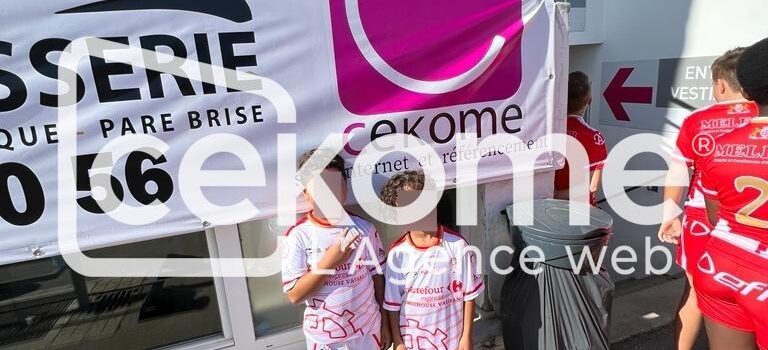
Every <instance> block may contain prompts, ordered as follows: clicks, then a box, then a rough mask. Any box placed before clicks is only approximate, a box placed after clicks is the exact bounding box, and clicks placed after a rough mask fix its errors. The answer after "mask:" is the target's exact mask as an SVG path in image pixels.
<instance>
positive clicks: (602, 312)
mask: <svg viewBox="0 0 768 350" xmlns="http://www.w3.org/2000/svg"><path fill="white" fill-rule="evenodd" d="M518 210H527V209H518ZM531 214H533V215H534V224H533V225H531V226H524V227H517V226H513V225H512V224H511V223H512V217H513V216H514V215H531ZM570 214H571V209H570V206H569V202H567V201H561V200H552V199H547V200H537V201H534V203H533V213H531V212H520V211H518V213H515V212H514V211H513V208H512V206H510V207H508V208H507V217H508V219H509V222H510V225H509V226H510V234H511V236H512V241H513V242H514V244H515V252H516V255H517V256H515V258H514V259H513V267H514V268H515V269H514V272H513V273H512V274H510V275H508V276H507V278H506V280H505V282H504V286H503V288H502V299H501V309H502V310H501V317H502V326H503V331H504V346H505V348H506V349H507V350H533V349H540V350H566V349H567V350H587V349H589V350H599V349H605V350H608V349H610V341H609V325H610V314H611V304H612V302H613V291H614V284H613V281H612V280H611V278H610V276H609V275H608V272H607V271H605V269H602V268H601V269H600V271H599V273H597V274H594V273H593V271H592V268H591V266H590V265H589V262H588V261H586V260H585V263H584V265H583V266H582V269H581V271H580V273H576V272H575V271H574V270H575V269H574V268H573V267H572V266H571V259H569V250H568V248H570V252H571V254H573V257H572V259H574V260H575V261H579V259H580V257H581V254H582V252H583V250H584V247H586V248H587V251H588V252H590V253H591V254H592V255H593V259H594V261H598V260H597V257H598V256H599V254H600V251H601V250H602V249H604V247H605V246H606V245H607V243H608V239H609V238H610V235H611V226H612V224H613V220H612V219H611V217H610V215H608V214H607V213H605V212H604V211H602V210H600V209H598V208H592V209H591V210H590V224H589V225H586V226H570V224H569V216H570ZM528 246H536V247H539V248H541V251H542V252H543V253H544V260H545V261H544V262H543V263H528V265H527V267H528V269H529V270H537V269H541V273H539V274H537V275H531V274H528V273H526V272H525V271H523V269H522V268H521V266H519V262H520V259H519V253H520V252H521V251H522V250H523V249H524V248H525V247H528ZM567 247H568V248H567ZM529 257H536V258H540V257H539V256H537V255H536V254H529Z"/></svg>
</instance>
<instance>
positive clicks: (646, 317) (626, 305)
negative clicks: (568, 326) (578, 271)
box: [484, 275, 707, 350]
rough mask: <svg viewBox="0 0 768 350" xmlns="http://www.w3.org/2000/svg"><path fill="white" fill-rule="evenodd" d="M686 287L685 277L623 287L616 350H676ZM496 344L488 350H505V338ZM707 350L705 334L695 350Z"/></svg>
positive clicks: (615, 318)
mask: <svg viewBox="0 0 768 350" xmlns="http://www.w3.org/2000/svg"><path fill="white" fill-rule="evenodd" d="M684 283H685V280H684V279H683V276H682V275H676V276H659V277H653V278H647V279H644V280H639V281H626V282H621V283H619V284H618V285H617V286H616V293H615V297H614V304H613V314H612V315H611V343H612V344H613V346H612V350H646V349H652V350H674V349H675V346H674V340H673V339H674V327H673V323H672V322H673V321H674V319H675V312H676V309H677V304H678V301H679V300H680V293H681V292H682V289H683V285H684ZM497 334H498V333H497ZM492 343H493V344H491V342H486V343H485V344H484V345H486V347H484V348H485V349H494V350H503V349H504V345H503V341H502V340H501V338H497V339H496V340H495V341H494V342H492ZM704 349H707V345H706V336H705V335H704V334H702V335H701V337H700V339H699V342H698V344H697V347H696V348H695V350H704Z"/></svg>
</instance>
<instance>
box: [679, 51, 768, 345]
mask: <svg viewBox="0 0 768 350" xmlns="http://www.w3.org/2000/svg"><path fill="white" fill-rule="evenodd" d="M737 73H738V79H739V83H740V84H741V86H742V91H743V93H744V97H746V98H747V99H749V100H752V101H755V102H756V103H757V105H758V106H759V107H760V115H762V117H757V118H753V119H752V120H751V121H750V122H749V124H747V125H745V126H742V127H739V128H737V129H735V130H733V131H732V132H730V133H727V134H725V135H723V136H722V137H720V138H718V139H716V140H715V143H716V144H715V148H714V152H712V154H709V155H707V156H705V157H703V158H702V159H701V160H700V161H699V163H698V165H699V168H700V171H701V188H702V191H703V192H704V196H705V202H706V209H707V216H708V219H709V221H710V222H711V223H712V224H714V229H713V230H712V234H711V238H710V239H709V241H708V242H707V245H706V247H705V251H704V254H703V255H702V256H701V258H700V259H699V260H698V263H697V269H696V271H695V276H694V278H693V281H694V284H695V288H696V294H697V296H698V304H699V308H700V309H701V312H702V313H703V314H704V316H706V318H705V322H706V325H707V336H708V337H709V342H710V348H711V349H713V350H721V349H722V350H726V349H727V350H736V349H749V350H752V349H755V348H756V347H757V348H759V349H763V350H765V349H768V312H766V310H768V39H764V40H762V41H760V42H758V43H756V44H754V45H753V46H751V47H750V48H748V49H747V50H745V51H744V53H743V54H742V56H741V58H740V59H739V64H738V68H737Z"/></svg>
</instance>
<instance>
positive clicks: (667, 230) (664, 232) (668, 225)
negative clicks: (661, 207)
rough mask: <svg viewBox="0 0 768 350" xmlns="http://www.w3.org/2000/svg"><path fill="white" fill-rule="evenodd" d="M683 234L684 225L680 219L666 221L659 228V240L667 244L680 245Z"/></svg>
mask: <svg viewBox="0 0 768 350" xmlns="http://www.w3.org/2000/svg"><path fill="white" fill-rule="evenodd" d="M682 233H683V224H682V223H681V222H680V218H674V219H672V220H668V221H665V222H664V223H662V224H661V227H659V240H660V241H662V242H665V243H671V244H679V243H680V241H679V239H680V235H682Z"/></svg>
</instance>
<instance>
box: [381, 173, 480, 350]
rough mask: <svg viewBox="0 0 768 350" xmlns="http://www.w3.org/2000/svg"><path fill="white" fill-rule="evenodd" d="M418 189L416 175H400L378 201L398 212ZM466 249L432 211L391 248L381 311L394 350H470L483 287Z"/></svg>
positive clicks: (422, 182) (419, 177) (419, 178)
mask: <svg viewBox="0 0 768 350" xmlns="http://www.w3.org/2000/svg"><path fill="white" fill-rule="evenodd" d="M426 187H427V188H429V187H431V185H430V184H429V183H427V185H426ZM424 188H425V178H424V175H423V174H422V173H420V172H414V171H407V172H404V173H400V174H397V175H395V176H393V177H392V178H391V179H389V181H388V182H387V184H386V185H385V186H384V188H383V189H382V191H381V197H382V201H383V202H384V203H386V204H388V205H390V206H392V207H398V206H401V207H402V206H405V205H406V204H407V200H406V201H404V200H403V197H409V198H412V197H414V193H415V194H416V196H417V195H418V193H420V192H421V191H422V190H424ZM404 202H406V203H404ZM430 227H431V229H430ZM468 246H469V244H468V243H467V242H466V241H465V240H464V239H463V238H462V237H461V236H460V235H459V234H458V233H455V232H453V231H451V230H449V229H448V228H446V227H444V226H440V225H438V224H437V219H436V215H435V212H434V211H433V212H432V214H431V215H428V216H427V219H423V220H421V221H420V222H418V223H416V224H415V225H413V228H412V229H410V230H409V231H407V232H405V234H404V235H403V236H402V237H401V238H400V239H398V240H396V241H395V242H394V243H393V244H392V246H391V248H390V252H389V259H388V261H387V271H386V291H385V299H384V308H385V309H386V310H388V311H390V313H389V322H390V328H391V331H392V341H393V343H394V349H395V350H405V349H415V350H418V349H437V350H471V349H472V328H473V316H474V309H475V304H474V301H473V300H474V299H475V298H476V297H477V296H478V295H480V293H481V292H482V291H483V288H484V287H483V280H482V277H481V276H480V274H479V273H478V271H477V270H478V269H477V260H476V258H477V257H476V256H475V255H474V254H473V253H471V252H468V250H467V247H468Z"/></svg>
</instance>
